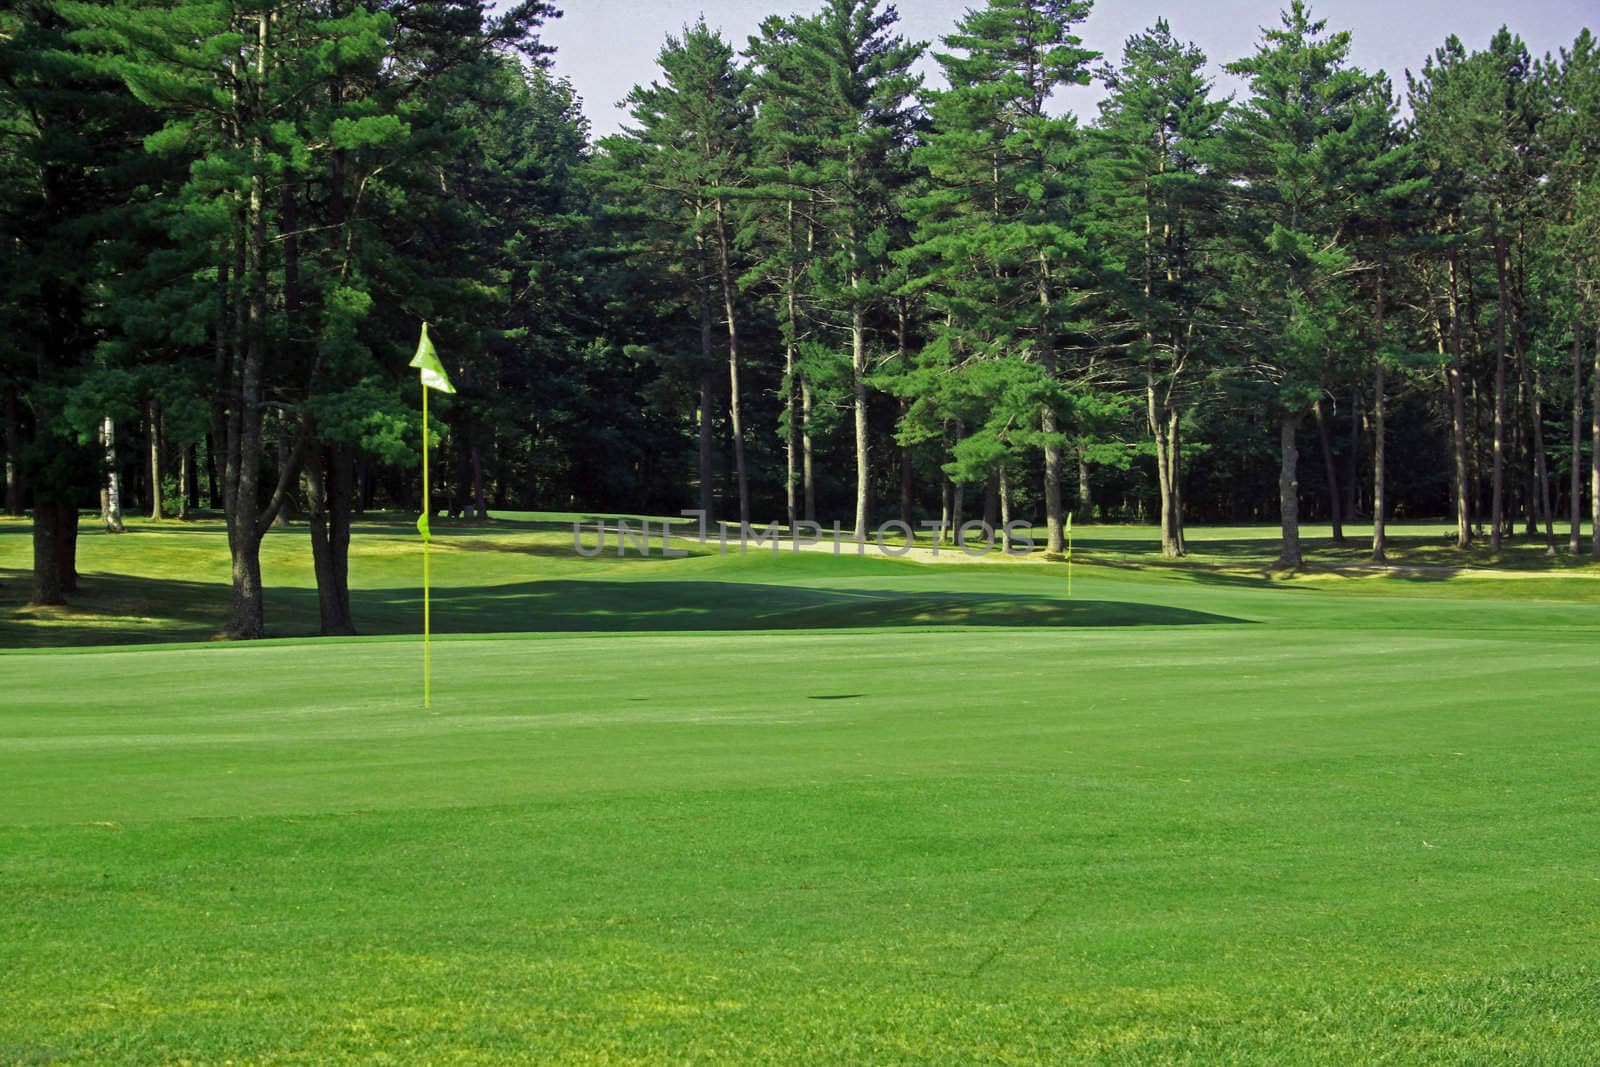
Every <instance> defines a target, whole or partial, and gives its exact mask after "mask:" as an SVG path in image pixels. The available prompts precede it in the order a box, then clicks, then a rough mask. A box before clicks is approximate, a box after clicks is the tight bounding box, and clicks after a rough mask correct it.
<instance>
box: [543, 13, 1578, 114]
mask: <svg viewBox="0 0 1600 1067" xmlns="http://www.w3.org/2000/svg"><path fill="white" fill-rule="evenodd" d="M979 2H980V0H903V2H901V3H899V4H897V5H896V7H897V9H898V10H899V12H900V25H901V32H902V33H903V34H904V35H905V36H906V37H909V38H912V39H914V40H921V41H928V42H930V43H933V44H935V45H937V42H938V38H939V37H940V36H941V35H943V34H945V33H948V32H949V31H950V29H951V28H952V27H953V26H954V25H955V22H956V20H957V19H958V18H959V17H960V16H961V13H962V12H963V11H965V10H966V9H968V8H970V7H973V6H976V5H977V3H979ZM556 3H557V6H558V7H560V8H561V9H562V10H564V11H565V12H566V15H565V17H563V18H561V19H558V20H556V21H555V22H553V23H551V24H550V25H549V26H547V27H546V28H545V30H544V33H543V36H544V39H545V40H546V42H548V43H549V44H552V45H555V46H556V48H557V52H556V56H555V69H556V73H557V74H559V75H562V76H565V77H568V78H570V79H571V80H572V83H573V85H574V86H575V87H576V88H577V91H578V94H579V95H580V96H581V97H583V101H584V112H585V114H587V115H588V116H589V120H590V122H591V123H592V124H593V133H594V135H595V136H596V137H599V136H603V135H605V134H608V133H614V132H616V130H617V129H618V127H619V126H620V125H621V123H623V122H624V121H626V118H627V116H626V115H625V114H624V113H623V111H622V110H621V109H619V108H618V107H617V106H616V105H617V103H618V102H619V101H620V100H621V99H622V98H623V97H624V96H626V95H627V93H628V90H629V89H631V88H632V87H633V86H634V85H635V84H638V83H647V82H650V81H652V80H654V79H655V78H656V77H657V75H658V71H657V68H656V65H655V57H656V54H657V53H658V52H659V51H660V50H661V44H662V41H663V40H664V39H665V37H666V35H667V34H668V33H677V32H679V31H681V30H682V28H683V27H684V26H685V25H686V24H688V23H691V22H694V21H695V20H696V19H697V18H699V16H700V15H701V14H704V15H705V18H706V22H707V24H709V25H710V26H711V27H712V28H714V29H718V30H721V31H722V35H723V36H724V37H726V38H728V39H729V40H730V41H731V42H733V44H734V45H735V47H736V48H738V49H740V50H742V49H743V48H744V46H745V41H746V39H747V38H748V37H749V35H750V34H751V33H753V32H754V31H755V29H756V26H757V25H758V24H759V23H760V22H761V20H762V19H763V18H765V17H766V16H767V15H771V14H785V15H787V14H793V13H795V12H802V13H809V12H811V11H813V10H816V9H817V8H818V7H820V6H821V4H820V0H818V2H812V0H564V2H563V0H556ZM1286 6H1287V0H1282V2H1280V0H1189V2H1187V3H1184V2H1179V3H1174V2H1172V0H1099V2H1098V3H1096V4H1095V7H1094V13H1093V14H1092V15H1090V16H1089V19H1088V21H1087V22H1085V23H1084V24H1083V27H1082V36H1083V38H1084V43H1085V44H1086V45H1087V46H1088V47H1090V48H1094V49H1096V50H1098V51H1100V52H1103V53H1105V54H1106V56H1107V57H1108V58H1115V57H1119V56H1120V54H1121V51H1122V44H1123V42H1124V41H1125V40H1126V39H1127V38H1128V37H1129V36H1131V35H1132V34H1135V33H1138V32H1139V31H1140V30H1143V29H1145V28H1146V27H1148V26H1150V25H1151V24H1152V23H1154V22H1155V20H1156V19H1157V18H1160V17H1163V16H1165V17H1166V19H1167V21H1168V22H1169V23H1170V24H1171V25H1172V30H1173V32H1174V33H1175V34H1177V35H1178V37H1179V38H1181V39H1183V40H1187V41H1193V42H1194V43H1196V44H1198V45H1199V46H1200V47H1201V48H1202V49H1203V50H1204V51H1205V53H1206V55H1208V56H1209V57H1211V61H1212V65H1213V67H1220V66H1221V64H1222V63H1225V62H1228V61H1230V60H1233V59H1237V58H1239V57H1241V56H1244V55H1248V54H1250V53H1251V52H1252V51H1254V46H1255V41H1256V39H1257V38H1258V37H1259V31H1260V28H1261V27H1262V26H1263V25H1267V24H1269V23H1270V24H1276V22H1277V18H1278V11H1279V10H1280V9H1281V8H1283V7H1286ZM1312 12H1313V14H1314V15H1316V16H1317V17H1319V18H1325V19H1327V20H1328V25H1329V28H1330V29H1349V30H1353V31H1354V33H1355V37H1354V41H1353V58H1354V60H1355V62H1356V63H1357V64H1358V65H1360V66H1362V67H1364V68H1366V69H1369V70H1377V69H1382V70H1387V71H1388V72H1389V74H1390V76H1391V77H1392V78H1393V79H1394V81H1395V86H1396V88H1403V87H1404V74H1403V72H1404V70H1405V69H1406V68H1408V67H1409V68H1411V69H1413V70H1415V69H1418V68H1420V67H1421V66H1422V61H1423V59H1424V58H1426V57H1427V56H1428V54H1429V53H1431V52H1432V51H1433V49H1434V48H1436V47H1438V46H1439V44H1441V43H1442V42H1443V41H1444V39H1445V37H1446V36H1448V35H1449V34H1451V33H1455V34H1457V35H1458V36H1460V37H1461V39H1462V40H1463V41H1465V42H1466V43H1467V45H1468V47H1470V48H1480V47H1483V46H1484V45H1486V44H1487V43H1488V41H1489V38H1490V37H1491V36H1492V35H1493V34H1494V32H1495V30H1497V29H1498V28H1499V27H1500V25H1501V24H1502V23H1507V24H1509V25H1510V27H1511V29H1512V31H1513V32H1515V33H1518V34H1521V36H1522V39H1523V40H1524V41H1526V42H1527V44H1528V48H1529V50H1530V51H1532V52H1533V53H1534V54H1535V55H1542V54H1544V53H1545V52H1553V51H1554V50H1555V49H1557V48H1559V47H1561V46H1562V45H1566V44H1570V43H1571V42H1572V40H1573V38H1575V37H1576V36H1577V35H1578V31H1579V30H1580V29H1582V28H1583V27H1584V26H1585V25H1588V26H1590V27H1591V28H1593V27H1594V26H1595V25H1596V24H1597V23H1600V0H1517V2H1515V3H1510V4H1508V3H1504V2H1492V0H1321V2H1320V3H1318V2H1316V0H1312ZM933 71H934V68H933V67H932V65H931V64H930V65H929V67H928V71H927V72H928V73H929V74H930V81H932V80H933V79H932V77H931V75H932V74H933ZM1217 73H1218V75H1219V76H1218V79H1217V84H1218V86H1219V87H1220V88H1222V89H1223V90H1225V91H1226V90H1233V89H1235V88H1237V86H1236V85H1235V83H1234V82H1232V81H1231V80H1230V79H1228V78H1227V76H1226V75H1222V74H1221V72H1220V70H1219V71H1218V72H1217ZM1099 98H1100V89H1099V87H1098V86H1094V87H1085V88H1074V89H1072V90H1069V91H1068V92H1067V93H1066V94H1064V96H1063V98H1062V99H1061V100H1060V101H1059V104H1060V105H1061V106H1063V107H1065V108H1067V109H1070V110H1072V111H1075V112H1077V113H1078V114H1079V116H1081V117H1083V118H1085V119H1089V118H1092V117H1093V116H1094V115H1095V113H1096V112H1095V106H1094V105H1095V102H1096V101H1097V100H1099Z"/></svg>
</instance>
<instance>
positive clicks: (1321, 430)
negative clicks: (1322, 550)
mask: <svg viewBox="0 0 1600 1067" xmlns="http://www.w3.org/2000/svg"><path fill="white" fill-rule="evenodd" d="M1311 411H1312V414H1313V415H1314V416H1315V417H1316V420H1317V440H1318V441H1320V442H1321V443H1322V468H1323V470H1324V471H1325V472H1326V475H1327V479H1328V514H1329V517H1330V519H1331V520H1332V523H1333V543H1334V544H1336V545H1342V544H1344V516H1343V503H1342V501H1341V500H1340V499H1339V473H1338V471H1337V470H1336V469H1335V466H1334V462H1333V441H1332V439H1331V438H1330V437H1329V435H1328V420H1327V419H1326V418H1325V417H1324V416H1323V413H1322V400H1321V398H1320V397H1319V398H1318V399H1317V403H1316V406H1315V407H1313V408H1312V409H1311Z"/></svg>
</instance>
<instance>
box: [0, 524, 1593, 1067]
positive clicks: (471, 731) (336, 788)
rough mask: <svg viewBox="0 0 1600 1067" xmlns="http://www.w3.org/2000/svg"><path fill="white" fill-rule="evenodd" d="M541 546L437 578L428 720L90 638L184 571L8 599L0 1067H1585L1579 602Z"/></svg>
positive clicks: (498, 535)
mask: <svg viewBox="0 0 1600 1067" xmlns="http://www.w3.org/2000/svg"><path fill="white" fill-rule="evenodd" d="M169 526H170V524H169ZM15 529H16V527H14V526H13V527H12V528H11V530H10V531H7V532H8V533H10V532H13V531H15ZM278 536H279V535H274V539H276V538H277V537H278ZM561 536H562V535H561V534H560V532H559V531H552V530H549V529H533V528H532V527H531V526H530V528H529V529H527V530H520V531H519V530H512V531H509V532H507V531H504V530H502V531H501V532H493V531H490V532H484V533H482V534H481V535H474V536H473V538H472V539H475V540H482V541H484V542H486V543H485V544H483V545H479V546H477V547H476V548H462V547H459V546H457V547H455V548H453V549H449V550H444V551H441V554H440V559H441V563H440V566H439V569H438V571H437V572H436V573H440V574H441V575H442V576H441V579H440V580H441V594H440V595H441V600H440V604H439V605H438V608H437V610H438V613H439V614H438V618H439V620H440V628H441V629H442V630H446V631H451V632H450V633H449V634H448V635H447V636H445V637H443V638H441V639H440V640H439V641H438V642H437V643H436V644H435V646H434V665H435V677H434V707H433V709H432V710H431V711H424V710H423V708H422V707H421V699H420V696H421V694H420V689H421V676H420V672H421V661H420V647H419V644H418V641H417V640H416V639H415V638H414V637H412V636H388V637H373V638H362V639H354V640H330V641H323V640H316V639H300V638H297V639H291V640H279V641H270V642H264V643H259V644H255V645H249V646H238V645H220V644H210V645H196V644H189V645H168V646H155V647H144V648H112V647H106V646H96V645H94V644H93V640H94V636H95V634H97V633H99V634H103V635H104V636H105V637H106V639H108V640H113V641H128V640H134V639H137V638H138V636H139V633H140V627H141V626H144V625H146V624H144V623H140V622H139V621H138V620H137V618H135V616H138V612H128V611H124V610H123V609H124V608H126V607H128V606H129V602H125V601H122V600H119V599H118V598H121V597H127V596H134V597H136V596H137V586H136V583H138V582H140V581H150V582H151V583H152V585H153V584H154V579H155V578H158V577H161V576H163V575H167V574H169V572H170V573H171V574H174V575H175V574H177V573H180V572H183V571H185V570H186V569H187V571H188V573H190V574H191V576H192V580H193V581H194V582H195V584H196V585H197V586H200V585H206V586H207V587H208V589H209V585H210V584H214V582H215V578H216V568H217V567H218V566H220V567H222V568H223V571H222V573H225V565H226V557H225V554H223V553H222V549H221V545H220V544H219V543H218V539H217V538H216V536H215V533H214V531H212V532H208V531H206V530H205V529H197V530H187V531H185V530H178V529H176V528H174V529H170V530H164V531H162V530H151V531H146V532H140V533H138V534H135V535H129V536H128V537H127V539H126V540H125V541H123V542H121V543H120V544H119V545H118V546H117V551H118V552H119V553H121V555H120V557H119V559H120V560H121V561H122V568H123V569H122V572H121V573H120V575H118V576H113V575H111V574H110V573H109V568H108V569H107V572H106V573H103V574H102V573H101V572H98V571H95V570H93V569H91V568H90V567H88V566H86V568H85V571H86V578H85V591H86V592H85V596H84V597H83V598H81V606H80V607H78V608H76V609H74V611H73V612H71V613H61V614H57V615H53V616H50V615H43V614H40V613H30V612H26V611H24V610H22V609H21V608H11V607H9V606H6V611H7V613H6V615H5V616H4V617H0V634H4V635H7V636H10V637H12V638H14V640H12V641H10V642H8V643H9V644H12V645H14V646H15V645H24V644H45V643H58V644H59V643H63V642H72V643H76V644H79V645H82V646H84V647H80V648H75V649H37V650H24V651H14V652H12V653H10V654H6V655H0V689H3V691H4V693H5V694H6V698H5V701H4V704H3V706H0V782H3V783H4V789H3V790H0V1062H7V1063H9V1062H21V1063H57V1062H60V1063H90V1062H101V1063H180V1062H189V1063H223V1062H233V1063H263V1064H265V1063H274V1064H276V1063H308V1064H309V1063H328V1062H369V1063H381V1062H394V1063H441V1062H462V1063H499V1062H505V1063H553V1062H574V1063H613V1064H615V1063H638V1064H656V1063H730V1064H754V1063H774V1064H792V1063H840V1064H862V1063H919V1064H920V1063H950V1064H972V1063H1041V1064H1059V1063H1118V1064H1134V1063H1197V1064H1198V1063H1203V1064H1235V1063H1236V1064H1325V1063H1394V1064H1415V1063H1437V1064H1472V1063H1478V1064H1501V1063H1519V1064H1574V1065H1577V1064H1589V1063H1592V1062H1594V1055H1595V1049H1597V1048H1600V1021H1597V1020H1600V956H1597V953H1596V948H1595V946H1596V945H1597V944H1600V832H1597V831H1600V814H1597V812H1600V777H1597V775H1596V771H1595V768H1596V766H1597V758H1600V729H1597V726H1600V702H1597V701H1596V700H1595V684H1594V670H1595V654H1596V649H1597V647H1600V605H1597V602H1596V596H1595V587H1596V586H1600V582H1597V581H1595V579H1594V578H1593V577H1592V576H1591V575H1592V568H1590V569H1589V570H1588V571H1585V572H1581V573H1574V574H1571V575H1566V576H1562V575H1559V574H1536V575H1533V576H1527V577H1517V576H1500V577H1455V576H1451V575H1445V574H1435V573H1431V572H1419V573H1418V574H1416V575H1413V576H1411V577H1407V578H1397V577H1375V576H1370V575H1362V576H1341V575H1337V574H1321V575H1314V576H1311V577H1305V576H1302V577H1301V578H1297V579H1294V580H1289V581H1284V580H1280V579H1275V578H1272V577H1269V576H1266V575H1264V574H1261V573H1259V569H1258V568H1256V567H1255V566H1254V565H1253V564H1249V563H1248V561H1241V560H1239V559H1235V558H1232V557H1229V558H1228V559H1227V560H1224V559H1222V558H1221V557H1220V556H1219V557H1218V558H1217V559H1215V560H1213V561H1212V563H1211V564H1201V565H1194V566H1190V567H1184V568H1163V567H1156V566H1147V565H1144V564H1142V563H1139V562H1137V561H1131V560H1129V559H1125V558H1121V557H1119V556H1117V554H1115V553H1111V552H1107V553H1106V554H1105V558H1104V559H1102V560H1100V561H1099V562H1098V563H1095V564H1091V565H1081V566H1079V567H1078V568H1077V569H1076V573H1075V575H1074V596H1073V598H1072V599H1071V600H1068V599H1067V598H1066V595H1065V594H1066V583H1065V569H1064V566H1063V565H1060V564H1053V565H1041V564H1024V565H1006V564H978V565H970V566H968V565H957V566H949V565H943V564H941V565H934V566H920V565H916V564H910V563H896V562H890V561H885V560H882V559H876V558H870V557H869V558H867V559H855V558H850V557H843V558H834V557H832V556H830V555H827V554H815V555H809V556H799V557H794V556H784V557H780V558H776V559H774V558H771V557H760V558H755V557H751V558H737V557H734V558H726V559H724V558H719V557H716V556H700V557H696V558H691V559H685V560H673V561H665V560H649V561H645V560H622V561H619V560H615V559H608V560H595V561H578V560H575V559H573V558H571V556H570V553H567V552H564V551H563V548H562V545H561V541H560V539H561ZM400 538H401V534H400V529H399V527H398V526H396V527H394V528H392V529H388V530H385V529H378V528H375V529H373V530H371V531H368V532H367V533H364V534H362V535H361V538H360V539H359V543H358V549H357V552H356V554H355V558H354V561H353V569H354V573H355V574H356V576H357V581H358V583H359V584H360V586H361V588H360V589H359V590H358V591H357V594H356V605H357V616H358V622H359V621H364V622H365V625H367V626H369V627H370V628H371V629H373V630H381V629H384V628H390V627H391V626H392V628H395V629H399V628H400V627H401V626H402V625H403V624H407V623H408V620H410V619H411V618H412V617H413V615H414V610H415V606H416V602H415V599H416V598H415V594H416V591H415V589H414V588H412V584H414V577H413V576H412V575H411V571H410V559H409V557H405V556H403V554H402V553H401V549H400V548H399V547H396V548H393V550H392V551H391V548H390V544H391V542H393V544H394V545H397V546H399V545H402V544H403V543H402V541H401V540H400ZM208 539H209V540H208ZM25 540H26V539H25V538H21V537H16V536H6V537H0V551H4V552H5V553H8V554H6V555H3V556H0V566H4V567H11V568H12V571H10V572H7V574H8V575H9V574H14V573H16V572H18V571H19V570H20V568H21V566H22V561H21V550H22V548H23V544H22V542H24V541H25ZM99 540H110V539H90V538H86V543H85V548H86V551H85V558H86V559H87V560H89V561H90V563H91V564H93V563H94V562H95V560H96V557H95V553H96V552H98V551H101V550H102V549H104V546H102V545H101V544H99V543H98V541H99ZM1418 540H1419V546H1420V544H1421V541H1422V535H1420V534H1419V535H1418ZM91 541H94V542H95V543H91ZM295 547H296V548H297V549H298V548H299V547H300V546H299V544H298V542H297V543H296V546H295ZM1266 547H1268V548H1270V545H1268V546H1266ZM105 550H106V551H109V549H105ZM1421 550H1423V549H1422V548H1420V547H1419V551H1421ZM284 551H285V553H286V556H285V559H287V552H288V550H287V548H286V549H285V550H284ZM1426 551H1430V552H1431V551H1432V549H1431V548H1429V549H1426ZM187 552H192V553H194V556H193V559H194V560H200V559H201V558H202V557H203V558H204V560H205V563H204V565H203V566H202V565H200V564H198V563H185V562H184V555H183V554H184V553H187ZM299 554H300V555H304V554H305V553H304V552H303V550H301V551H300V552H299ZM106 558H107V559H108V560H109V557H106ZM275 558H276V557H269V563H270V562H271V560H272V559H275ZM1090 558H1093V556H1092V554H1091V557H1090ZM219 560H220V562H219ZM141 568H142V569H141ZM286 568H287V565H286V564H284V565H283V569H280V570H279V572H278V573H279V575H280V576H284V575H287V574H288V571H287V569H286ZM475 568H476V570H475ZM474 574H476V575H477V576H478V577H477V578H476V580H475V579H474ZM271 577H272V573H271V570H270V567H269V579H270V578H271ZM306 582H307V579H306V576H305V575H304V574H303V573H298V572H297V573H295V574H294V575H293V576H292V577H291V578H289V580H287V581H284V582H283V583H282V585H281V586H280V587H277V588H274V590H273V591H272V594H271V596H272V598H273V599H269V608H268V610H269V625H271V624H272V620H274V619H277V620H279V623H278V624H279V625H280V627H283V629H288V630H291V631H292V630H293V629H294V628H296V627H303V626H304V624H305V612H306V610H307V602H306V601H305V599H304V598H305V596H306V593H305V590H306ZM130 588H132V589H133V592H130V591H129V590H130ZM213 595H214V593H212V592H209V591H208V592H207V593H206V596H207V597H210V596H213ZM97 597H104V598H105V603H104V604H102V606H103V607H105V611H104V612H103V613H102V615H101V616H100V617H98V618H96V617H93V616H94V606H95V605H96V604H97V603H100V601H98V600H97V599H96V598H97ZM150 603H151V604H153V605H154V607H151V608H150V609H149V611H148V612H147V614H146V615H145V616H144V617H145V618H149V619H154V620H156V621H155V622H154V623H150V624H149V625H150V626H151V627H152V628H153V629H154V630H156V631H158V632H159V633H160V634H163V635H170V634H171V633H173V632H176V633H177V634H179V635H180V636H181V635H185V634H188V635H191V636H196V637H199V636H203V626H204V625H210V624H211V623H210V622H209V619H210V616H209V615H208V614H207V612H209V611H210V607H209V606H208V605H210V604H211V603H212V602H211V601H210V600H205V599H202V600H199V601H193V602H191V606H190V608H189V609H188V615H187V616H185V615H184V614H183V610H184V609H183V604H182V603H181V602H180V601H179V600H176V599H175V600H173V601H171V602H170V603H169V602H165V601H151V602H150ZM107 605H109V606H107ZM202 606H204V610H201V607H202ZM275 609H276V611H277V614H274V611H275ZM309 609H310V611H311V612H312V616H311V617H312V619H313V620H314V600H313V601H310V602H309ZM130 619H131V620H133V621H130ZM185 619H187V620H188V621H187V622H186V621H184V620H185ZM173 620H177V621H176V623H174V622H173ZM313 625H314V623H313ZM185 627H188V628H187V629H185ZM497 630H504V631H508V632H496V631H497ZM280 632H282V630H281V629H280ZM28 635H34V636H33V637H29V636H28ZM39 635H43V636H39Z"/></svg>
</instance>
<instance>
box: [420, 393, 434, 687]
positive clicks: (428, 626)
mask: <svg viewBox="0 0 1600 1067" xmlns="http://www.w3.org/2000/svg"><path fill="white" fill-rule="evenodd" d="M432 514H433V508H432V507H431V506H430V504H429V502H428V387H427V386H426V385H424V386H423V387H422V516H423V519H424V522H425V524H426V520H427V519H429V518H430V517H431V516H432ZM432 541H433V538H431V537H424V538H423V539H422V706H423V707H424V708H431V707H433V647H432V635H433V605H432V602H431V600H430V598H429V593H428V579H429V574H428V557H429V555H430V553H431V552H432Z"/></svg>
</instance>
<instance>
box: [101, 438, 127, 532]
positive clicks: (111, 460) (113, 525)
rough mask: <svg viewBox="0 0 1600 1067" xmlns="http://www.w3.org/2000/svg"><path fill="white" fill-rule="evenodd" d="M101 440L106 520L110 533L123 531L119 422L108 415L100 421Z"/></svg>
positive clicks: (104, 517)
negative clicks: (118, 460) (118, 450)
mask: <svg viewBox="0 0 1600 1067" xmlns="http://www.w3.org/2000/svg"><path fill="white" fill-rule="evenodd" d="M100 441H101V444H103V445H104V446H105V462H106V487H105V514H104V516H103V519H104V521H105V526H106V530H107V531H108V532H110V533H121V532H122V530H123V526H122V472H121V471H120V470H119V469H118V465H117V424H116V423H115V422H113V421H112V419H111V416H110V415H107V416H106V417H105V419H104V420H102V422H101V423H100Z"/></svg>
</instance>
